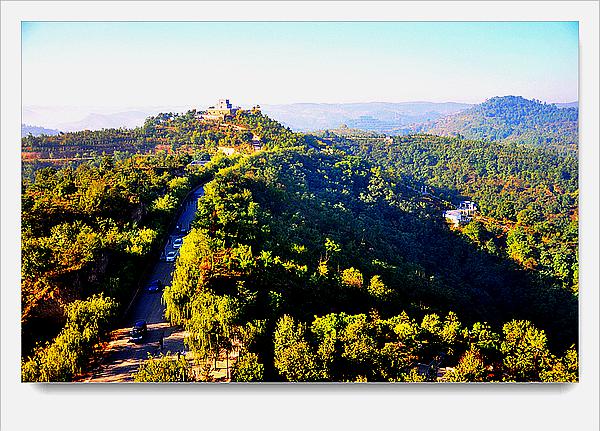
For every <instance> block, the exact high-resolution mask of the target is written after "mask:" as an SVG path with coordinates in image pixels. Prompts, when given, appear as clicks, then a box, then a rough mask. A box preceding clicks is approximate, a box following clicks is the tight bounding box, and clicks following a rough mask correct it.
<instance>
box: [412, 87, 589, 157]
mask: <svg viewBox="0 0 600 431" xmlns="http://www.w3.org/2000/svg"><path fill="white" fill-rule="evenodd" d="M578 117H579V110H578V108H576V107H568V108H559V107H558V106H556V105H554V104H546V103H542V102H540V101H538V100H528V99H525V98H523V97H519V96H505V97H493V98H491V99H488V100H486V101H485V102H484V103H482V104H480V105H476V106H475V107H473V108H470V109H468V110H466V111H463V112H459V113H456V114H452V115H450V116H447V117H444V118H441V119H439V120H436V121H434V122H431V123H427V124H423V125H418V126H416V127H415V130H416V131H420V132H425V133H430V134H433V135H441V136H462V137H466V138H469V139H482V140H489V141H501V140H504V141H509V142H515V143H522V144H534V145H555V146H577V144H578V127H577V120H578Z"/></svg>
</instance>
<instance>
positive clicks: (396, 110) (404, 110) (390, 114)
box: [261, 102, 473, 134]
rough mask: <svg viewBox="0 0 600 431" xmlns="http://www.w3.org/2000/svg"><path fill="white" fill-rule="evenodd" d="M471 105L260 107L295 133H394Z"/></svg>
mask: <svg viewBox="0 0 600 431" xmlns="http://www.w3.org/2000/svg"><path fill="white" fill-rule="evenodd" d="M471 106H473V105H470V104H466V103H455V102H447V103H433V102H403V103H383V102H372V103H293V104H289V105H262V106H261V108H262V111H263V112H264V113H265V114H267V115H268V116H269V117H271V118H273V119H275V120H277V121H279V122H281V123H282V124H284V125H286V126H288V127H290V128H291V129H293V130H295V131H302V132H307V131H314V130H323V129H333V128H336V127H339V126H340V125H346V126H348V127H350V128H355V129H362V130H367V131H374V132H382V133H390V134H398V133H401V132H402V131H403V130H404V129H405V127H406V126H408V125H410V124H414V123H422V122H426V121H432V120H436V119H438V118H441V117H443V116H445V115H448V114H452V113H456V112H459V111H462V110H465V109H467V108H470V107H471Z"/></svg>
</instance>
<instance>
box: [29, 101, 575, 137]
mask: <svg viewBox="0 0 600 431" xmlns="http://www.w3.org/2000/svg"><path fill="white" fill-rule="evenodd" d="M192 108H194V107H189V106H156V107H142V108H131V109H126V110H118V109H112V110H111V109H109V108H89V107H88V108H65V107H24V108H23V117H22V118H23V123H25V124H35V125H36V126H28V125H25V124H23V125H22V135H23V136H25V135H27V134H28V133H31V134H33V135H39V134H42V133H46V134H57V133H59V132H58V131H59V130H60V131H63V132H70V131H77V130H85V129H89V130H97V129H103V128H120V127H126V128H133V127H137V126H141V125H143V124H144V121H145V119H146V118H147V117H149V116H152V115H156V114H158V113H159V112H185V111H187V110H189V109H192ZM196 108H198V107H196ZM200 109H202V108H201V107H200ZM262 111H263V112H264V113H265V114H266V115H268V116H269V117H271V118H273V119H275V120H277V121H279V122H281V123H282V124H284V125H285V126H287V127H290V128H291V129H292V130H294V131H301V132H313V131H318V130H320V131H324V130H328V129H338V128H340V126H344V127H346V128H349V129H360V130H364V131H368V132H376V133H386V134H389V135H404V134H408V133H416V132H425V133H431V134H437V135H442V136H455V135H461V136H464V137H467V138H473V139H486V140H501V139H505V140H510V141H516V142H526V143H534V144H544V143H551V144H567V145H570V144H577V140H578V129H577V120H578V103H577V102H571V103H557V104H547V103H542V102H539V101H536V100H528V99H525V98H523V97H518V96H504V97H493V98H491V99H489V100H487V101H485V102H484V103H481V104H478V105H473V104H468V103H456V102H445V103H434V102H402V103H383V102H372V103H293V104H287V105H262Z"/></svg>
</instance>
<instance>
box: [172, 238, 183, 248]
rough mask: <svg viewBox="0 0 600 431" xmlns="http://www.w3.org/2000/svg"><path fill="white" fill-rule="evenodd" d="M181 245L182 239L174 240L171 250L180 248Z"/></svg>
mask: <svg viewBox="0 0 600 431" xmlns="http://www.w3.org/2000/svg"><path fill="white" fill-rule="evenodd" d="M181 244H183V239H182V238H175V240H174V241H173V248H179V247H181Z"/></svg>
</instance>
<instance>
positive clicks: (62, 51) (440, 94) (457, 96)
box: [22, 22, 578, 107]
mask: <svg viewBox="0 0 600 431" xmlns="http://www.w3.org/2000/svg"><path fill="white" fill-rule="evenodd" d="M577 88H578V23H577V22H169V23H166V22H111V23H107V22H79V23H77V22H24V23H22V95H23V105H24V106H112V107H114V106H119V107H136V106H137V107H139V106H199V107H204V106H206V105H208V104H212V103H213V102H214V101H215V100H216V99H219V98H229V99H231V100H232V102H233V103H234V104H239V105H242V106H247V105H253V104H263V105H264V104H284V103H297V102H316V103H317V102H320V103H349V102H374V101H377V102H403V101H432V102H446V101H455V102H466V103H479V102H482V101H484V100H485V99H487V98H490V97H493V96H503V95H509V94H510V95H519V96H523V97H526V98H530V99H531V98H536V99H540V100H543V101H547V102H572V101H576V100H578V93H577Z"/></svg>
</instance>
